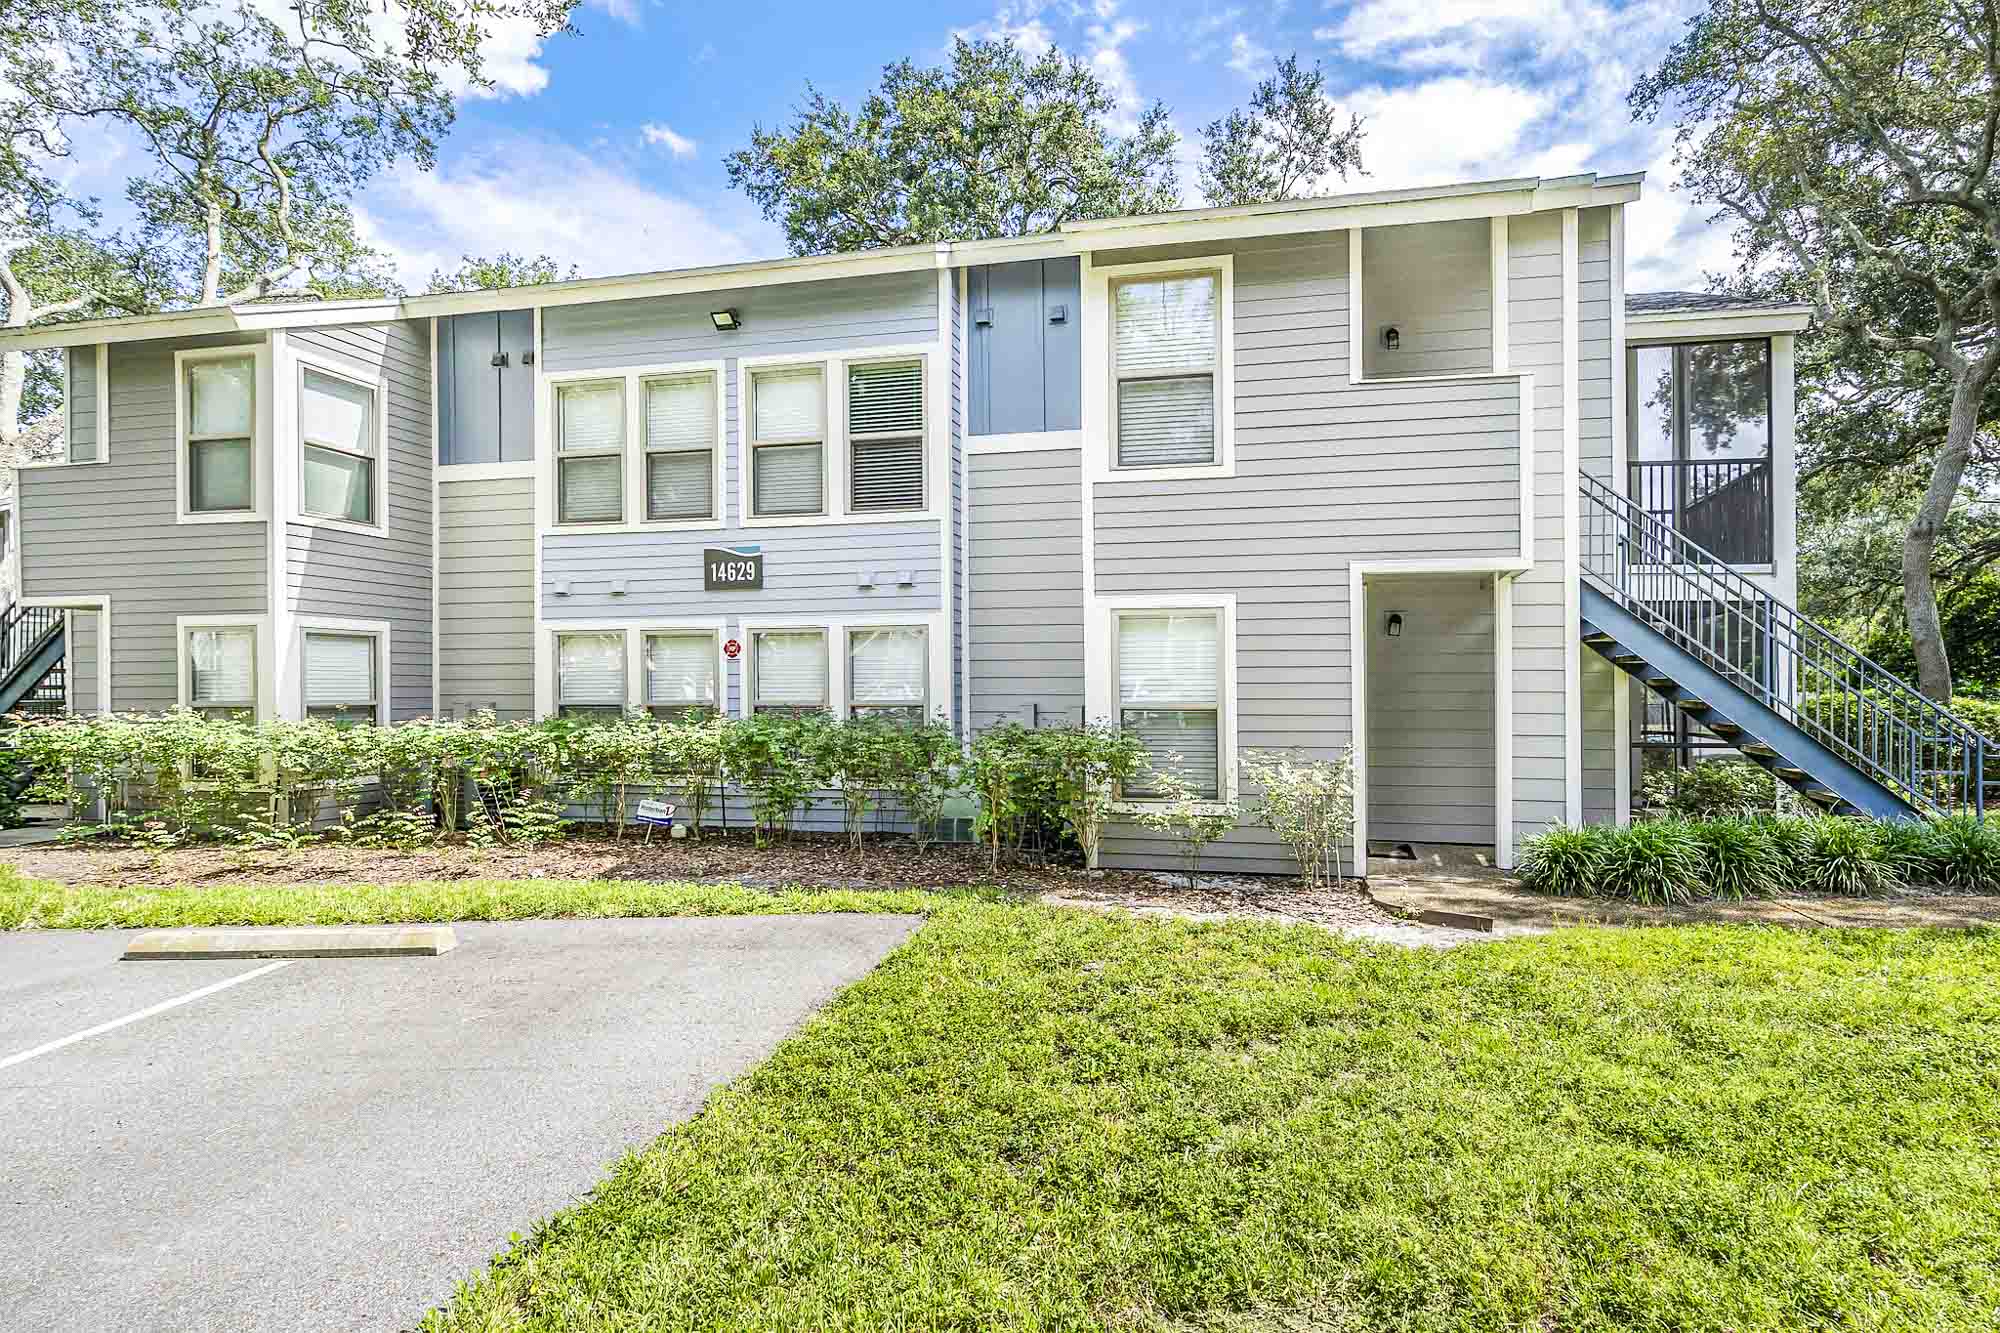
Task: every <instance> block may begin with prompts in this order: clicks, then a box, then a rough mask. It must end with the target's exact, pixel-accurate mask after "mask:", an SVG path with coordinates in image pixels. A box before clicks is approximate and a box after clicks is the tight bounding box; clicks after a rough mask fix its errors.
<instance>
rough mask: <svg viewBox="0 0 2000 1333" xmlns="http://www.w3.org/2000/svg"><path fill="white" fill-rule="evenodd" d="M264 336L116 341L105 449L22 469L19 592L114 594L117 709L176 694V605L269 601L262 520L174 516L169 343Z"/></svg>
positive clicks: (212, 607) (234, 606)
mask: <svg viewBox="0 0 2000 1333" xmlns="http://www.w3.org/2000/svg"><path fill="white" fill-rule="evenodd" d="M261 341H262V339H261V338H259V337H257V336H246V335H229V336H221V337H210V338H191V339H184V340H180V341H171V342H170V341H161V342H147V343H124V344H118V345H114V346H113V347H112V348H111V351H110V358H109V372H110V400H111V422H110V431H111V457H110V461H109V462H107V463H104V464H101V465H99V466H95V467H80V468H64V467H55V468H36V469H31V470H28V471H25V472H22V473H20V474H19V486H20V504H19V513H20V516H21V517H20V524H21V530H20V540H21V591H22V594H23V595H24V596H27V597H53V598H63V597H87V596H105V595H108V596H109V597H110V598H111V642H110V644H109V647H110V651H111V672H112V675H111V701H110V702H111V707H113V708H116V709H118V710H119V711H121V712H128V711H147V712H152V711H158V710H162V709H167V708H171V707H173V706H174V704H175V703H176V702H177V701H178V695H179V664H178V661H177V658H176V650H175V647H174V621H175V618H176V617H177V616H184V615H235V614H241V615H262V614H265V613H266V612H267V611H268V610H269V609H270V586H271V585H270V534H269V529H268V527H267V525H266V524H265V523H264V522H263V521H262V520H252V521H249V522H243V523H226V524H200V525H194V524H182V523H176V522H175V521H174V515H175V511H176V504H175V495H174V484H175V482H174V450H175V448H176V447H177V441H176V440H175V435H174V432H175V413H174V396H175V392H176V390H175V386H174V382H173V380H174V351H175V349H177V348H192V347H213V346H220V345H242V346H246V347H249V346H255V345H256V344H257V343H259V342H261Z"/></svg>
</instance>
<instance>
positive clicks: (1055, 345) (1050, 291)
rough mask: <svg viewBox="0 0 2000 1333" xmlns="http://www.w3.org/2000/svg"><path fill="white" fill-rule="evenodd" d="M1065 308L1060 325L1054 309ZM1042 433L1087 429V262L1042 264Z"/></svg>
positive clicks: (1069, 259) (1079, 260) (1071, 258)
mask: <svg viewBox="0 0 2000 1333" xmlns="http://www.w3.org/2000/svg"><path fill="white" fill-rule="evenodd" d="M1056 306H1061V307H1062V308H1063V319H1062V321H1061V322H1060V323H1057V322H1056V321H1055V320H1054V319H1053V317H1052V315H1053V311H1054V308H1055V307H1056ZM1042 372H1043V373H1042V405H1043V406H1042V429H1043V430H1078V429H1080V428H1081V427H1082V426H1083V261H1082V260H1081V259H1078V258H1076V257H1075V256H1070V257H1069V258H1066V259H1044V260H1043V261H1042Z"/></svg>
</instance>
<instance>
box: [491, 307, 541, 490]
mask: <svg viewBox="0 0 2000 1333" xmlns="http://www.w3.org/2000/svg"><path fill="white" fill-rule="evenodd" d="M499 320H500V327H499V330H498V333H499V344H500V351H501V352H502V353H503V354H504V355H505V356H506V358H507V364H506V365H504V366H502V367H501V368H500V461H501V462H503V463H526V462H528V461H529V460H531V459H532V458H534V456H535V363H534V361H533V360H532V358H533V357H534V354H535V312H534V311H532V310H503V311H501V312H500V316H499Z"/></svg>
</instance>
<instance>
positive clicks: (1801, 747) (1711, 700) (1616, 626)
mask: <svg viewBox="0 0 2000 1333" xmlns="http://www.w3.org/2000/svg"><path fill="white" fill-rule="evenodd" d="M1579 591H1580V592H1581V593H1582V601H1581V604H1580V610H1581V613H1582V621H1583V624H1582V626H1581V630H1580V632H1581V633H1583V634H1586V635H1588V634H1590V633H1591V632H1592V631H1593V629H1594V630H1601V631H1602V632H1604V633H1606V634H1609V635H1610V636H1611V637H1612V638H1614V639H1616V640H1617V641H1618V642H1617V646H1616V648H1613V649H1611V651H1612V652H1616V651H1618V650H1619V649H1622V650H1623V651H1625V652H1627V653H1631V654H1636V655H1637V656H1639V657H1643V658H1645V659H1646V664H1647V666H1648V667H1650V668H1651V669H1652V670H1653V671H1654V672H1655V673H1657V674H1659V675H1661V676H1665V677H1667V678H1668V679H1670V680H1672V681H1673V682H1674V684H1675V685H1676V686H1677V687H1678V688H1679V691H1680V692H1681V693H1683V694H1685V695H1687V696H1689V697H1692V698H1695V699H1699V700H1701V701H1702V702H1703V703H1705V704H1707V705H1708V710H1709V711H1708V714H1707V716H1705V717H1704V718H1703V719H1702V720H1703V721H1704V722H1706V721H1708V720H1710V719H1714V720H1718V721H1723V722H1730V723H1734V724H1735V725H1736V726H1738V727H1740V728H1742V730H1743V733H1744V735H1745V737H1746V738H1748V739H1750V740H1756V741H1761V742H1763V743H1764V744H1765V745H1768V746H1770V747H1771V748H1772V749H1773V750H1776V751H1777V752H1778V757H1779V760H1780V761H1782V762H1784V763H1787V764H1790V765H1791V766H1793V767H1794V768H1799V769H1803V770H1805V772H1806V774H1807V775H1808V776H1809V777H1810V778H1811V779H1812V780H1813V781H1815V782H1818V783H1820V784H1821V785H1822V786H1825V787H1827V788H1829V789H1831V790H1832V791H1834V792H1836V793H1838V794H1839V796H1840V797H1841V799H1842V800H1844V801H1846V802H1848V803H1849V804H1850V805H1852V806H1854V807H1855V808H1856V809H1858V810H1860V811H1862V812H1863V813H1864V814H1867V815H1870V816H1872V817H1874V818H1876V819H1915V818H1917V812H1916V811H1915V810H1913V809H1912V808H1911V807H1910V805H1909V804H1908V803H1907V802H1906V801H1904V800H1903V799H1902V798H1901V797H1899V796H1896V795H1895V794H1893V793H1892V792H1889V791H1888V790H1886V789H1885V788H1883V787H1881V786H1879V785H1878V784H1877V783H1876V782H1875V781H1874V780H1873V779H1871V778H1868V777H1866V776H1865V775H1863V774H1862V773H1861V772H1860V771H1859V770H1858V769H1855V768H1854V767H1852V766H1851V765H1849V764H1848V763H1847V761H1846V760H1844V759H1842V758H1841V757H1840V756H1838V755H1836V754H1835V753H1834V752H1833V751H1831V750H1829V749H1827V748H1826V747H1825V746H1823V745H1821V744H1820V743H1819V742H1818V741H1815V740H1814V739H1813V738H1812V737H1810V736H1808V735H1807V734H1806V733H1805V732H1804V731H1801V730H1800V729H1799V728H1798V727H1795V726H1793V725H1792V724H1791V723H1790V722H1787V721H1786V720H1785V719H1784V718H1782V717H1779V716H1778V715H1777V714H1776V713H1774V712H1772V711H1771V710H1770V709H1768V708H1766V707H1764V705H1762V704H1760V703H1758V702H1757V701H1756V700H1755V699H1753V698H1751V697H1750V696H1749V695H1748V694H1746V693H1744V692H1743V691H1742V690H1739V689H1737V688H1736V686H1735V685H1733V684H1731V683H1730V682H1729V680H1728V679H1727V678H1726V677H1725V676H1723V675H1722V674H1720V673H1719V672H1717V671H1714V670H1712V669H1711V668H1709V667H1708V666H1706V665H1705V664H1703V663H1702V662H1701V661H1700V660H1699V659H1697V658H1696V657H1695V656H1694V655H1693V654H1692V653H1688V652H1685V651H1683V650H1682V649H1680V648H1678V647H1676V646H1675V645H1674V644H1673V643H1672V642H1671V641H1670V640H1668V639H1667V637H1666V636H1665V635H1663V634H1661V633H1660V632H1659V631H1658V630H1656V629H1654V628H1652V627H1651V626H1650V625H1647V624H1646V623H1645V622H1644V621H1643V620H1641V619H1640V618H1639V617H1637V616H1635V615H1633V614H1632V613H1631V612H1630V611H1627V610H1626V609H1625V608H1624V607H1622V606H1620V605H1619V604H1618V603H1617V602H1615V601H1613V600H1612V599H1611V598H1610V597H1608V596H1606V595H1605V594H1604V593H1602V592H1600V591H1599V590H1598V589H1596V588H1594V587H1592V586H1591V585H1590V581H1589V580H1588V579H1586V580H1584V581H1583V584H1582V587H1581V589H1580V590H1579ZM1641 670H1642V671H1643V670H1645V668H1641Z"/></svg>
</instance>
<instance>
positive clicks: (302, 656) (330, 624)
mask: <svg viewBox="0 0 2000 1333" xmlns="http://www.w3.org/2000/svg"><path fill="white" fill-rule="evenodd" d="M289 632H290V633H291V635H292V638H293V643H292V660H293V661H294V662H295V663H296V664H297V667H296V669H295V670H294V672H293V679H292V690H293V693H292V694H291V695H290V696H288V697H287V698H286V699H285V701H284V702H285V706H286V709H287V710H288V711H287V712H286V713H285V716H286V717H287V718H290V719H293V720H294V721H296V720H298V719H301V718H303V717H305V715H306V697H305V661H306V635H308V634H372V635H374V636H376V638H377V639H378V640H379V641H380V645H381V646H380V649H379V650H378V651H377V652H376V654H375V707H376V710H377V717H378V720H379V721H380V722H381V723H383V724H387V723H390V722H393V721H394V720H395V701H394V700H393V699H391V698H390V688H391V682H392V681H393V680H394V679H395V673H394V672H393V671H392V670H391V669H390V668H391V667H392V665H393V664H394V661H395V649H394V644H393V643H392V636H393V635H394V633H395V629H394V626H392V625H391V624H390V622H388V621H386V620H354V619H349V618H345V617H341V616H307V615H301V616H297V617H295V618H294V619H293V621H292V624H291V629H290V631H289ZM292 710H295V711H292Z"/></svg>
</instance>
